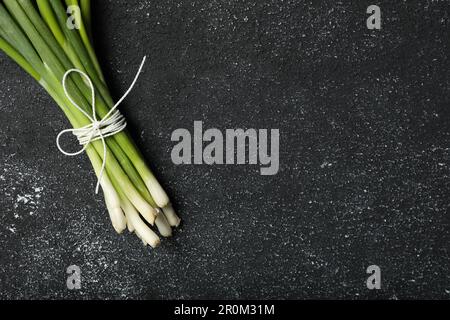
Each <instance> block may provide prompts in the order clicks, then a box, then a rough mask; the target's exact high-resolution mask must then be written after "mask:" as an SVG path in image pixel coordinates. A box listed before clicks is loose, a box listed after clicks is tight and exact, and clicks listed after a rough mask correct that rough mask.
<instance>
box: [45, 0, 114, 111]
mask: <svg viewBox="0 0 450 320" xmlns="http://www.w3.org/2000/svg"><path fill="white" fill-rule="evenodd" d="M47 1H48V0H47ZM50 4H51V6H52V8H53V11H54V12H55V14H56V18H57V20H58V23H59V25H60V27H61V28H62V30H63V32H64V34H65V36H66V38H67V40H68V41H69V42H70V43H71V44H72V46H73V48H74V50H75V52H76V53H77V54H78V56H79V58H80V60H81V62H82V64H83V66H84V68H85V70H86V73H87V74H88V75H89V77H90V78H91V80H92V82H93V83H94V85H95V87H97V89H98V90H99V92H100V94H101V96H102V97H104V98H105V99H107V103H108V104H112V103H113V102H112V99H110V101H108V97H109V93H108V89H107V88H106V85H105V84H104V83H103V82H102V81H101V80H100V78H99V77H100V75H99V74H98V73H97V71H96V69H95V67H94V66H93V63H92V61H91V59H90V57H89V54H88V52H87V50H86V48H85V47H84V45H83V42H82V41H81V38H80V36H79V34H78V32H77V30H76V29H74V30H70V29H69V28H67V27H66V21H67V15H66V12H65V10H64V7H63V5H62V3H61V2H60V1H50Z"/></svg>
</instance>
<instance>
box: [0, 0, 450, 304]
mask: <svg viewBox="0 0 450 320" xmlns="http://www.w3.org/2000/svg"><path fill="white" fill-rule="evenodd" d="M370 4H372V3H371V2H367V1H319V2H316V1H314V2H313V1H256V0H255V1H228V0H227V1H172V0H170V1H126V2H125V1H107V0H102V1H95V4H94V10H93V13H94V19H93V21H94V37H95V46H96V50H97V53H98V56H99V58H100V61H101V64H102V67H103V69H104V71H105V74H106V78H107V80H108V84H109V86H110V88H111V91H112V92H113V94H114V96H115V98H119V97H120V96H121V94H122V93H123V92H124V91H125V90H126V89H127V87H128V85H129V84H130V82H131V80H132V77H133V76H134V73H135V72H136V70H137V67H138V65H139V62H140V60H141V59H142V57H143V56H144V55H147V57H148V61H147V64H146V66H145V72H144V73H143V74H142V76H141V78H140V80H139V81H138V83H137V85H136V87H135V89H134V90H133V93H132V94H131V95H130V96H129V97H128V98H127V100H126V101H125V103H124V104H123V105H122V106H121V110H122V112H123V113H124V114H125V115H126V117H127V119H128V122H129V128H130V130H131V133H132V135H133V136H134V138H135V140H136V141H137V144H138V145H139V147H140V149H141V150H142V152H143V153H144V155H145V158H146V159H147V160H148V162H149V164H150V166H151V168H153V169H154V171H155V172H156V174H157V176H158V178H159V180H160V181H161V183H162V184H163V185H164V187H165V188H166V189H167V192H168V193H169V195H170V197H171V199H172V200H173V203H174V206H175V207H176V209H177V212H178V213H179V215H180V216H181V217H182V219H183V223H182V226H181V228H179V229H178V230H177V231H176V232H175V234H174V236H173V237H172V238H171V239H169V240H164V241H163V243H162V246H161V247H160V248H158V249H156V250H152V249H151V248H148V247H144V246H143V245H142V243H141V242H140V240H139V239H138V238H137V237H136V236H134V235H131V234H129V233H128V232H124V234H123V235H117V234H116V233H115V232H114V230H113V228H112V226H111V222H110V220H109V217H108V213H107V211H106V209H105V205H104V203H103V197H102V196H101V195H98V196H96V195H95V194H94V187H95V183H96V179H95V177H94V174H93V173H92V169H91V167H90V163H89V161H88V159H87V157H86V156H85V155H82V156H79V157H72V158H71V157H66V156H64V155H63V154H61V153H60V152H59V151H58V149H57V147H56V145H55V137H56V135H57V134H58V132H59V131H61V130H62V129H65V128H67V127H68V126H69V124H68V122H67V120H66V119H65V117H64V116H63V114H62V113H61V112H60V110H59V109H58V108H57V106H56V105H55V103H54V102H53V101H52V99H51V98H50V97H49V96H48V95H47V94H46V93H45V92H44V90H43V89H42V88H41V87H39V86H38V84H36V83H35V82H34V81H33V80H32V79H31V78H30V77H29V76H27V75H26V74H25V73H24V72H23V71H22V70H21V69H20V68H19V67H18V66H16V65H15V64H14V63H13V62H11V61H9V59H7V57H6V56H5V55H4V54H1V55H0V70H1V80H0V164H1V166H0V208H1V209H0V218H1V221H2V223H1V226H0V243H1V246H0V298H3V299H7V298H9V299H11V298H12V299H16V298H19V299H21V298H27V299H42V298H44V299H45V298H50V299H59V298H69V299H86V298H117V299H121V298H133V299H134V298H136V299H169V298H186V299H187V298H191V299H208V298H213V299H220V298H223V299H244V298H256V299H259V298H261V299H262V298H264V299H271V298H276V299H284V298H290V299H294V298H300V299H306V298H308V299H310V298H346V299H347V298H348V299H376V298H386V299H397V298H398V299H405V298H439V299H448V298H450V252H449V248H450V216H449V194H450V180H449V174H450V123H449V119H450V117H449V116H450V112H449V107H450V82H449V74H450V70H449V66H450V64H449V60H448V59H449V58H448V55H449V52H450V51H449V40H450V37H449V34H450V22H449V19H450V6H449V2H448V1H434V2H431V1H378V2H377V5H379V6H380V8H381V12H382V28H381V30H368V29H367V26H366V19H367V18H368V16H369V15H368V14H367V13H366V9H367V7H368V6H369V5H370ZM194 121H203V125H204V127H205V128H218V129H220V130H225V129H228V128H243V129H248V128H255V129H279V130H280V170H279V172H278V174H277V175H274V176H262V175H260V174H259V166H256V165H212V166H209V165H175V164H173V162H172V160H171V151H172V148H173V147H174V145H175V142H172V141H171V134H172V132H173V131H174V130H176V129H178V128H186V129H188V130H190V131H191V132H192V130H193V124H194ZM70 265H77V266H79V267H80V269H81V279H82V282H81V289H80V290H68V289H67V287H66V279H67V276H68V275H67V273H66V269H67V267H68V266H70ZM370 265H377V266H379V267H380V269H381V281H382V282H381V289H380V290H369V289H368V288H367V287H366V280H367V277H368V274H367V273H366V268H367V267H368V266H370Z"/></svg>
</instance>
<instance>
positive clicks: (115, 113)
mask: <svg viewBox="0 0 450 320" xmlns="http://www.w3.org/2000/svg"><path fill="white" fill-rule="evenodd" d="M145 59H146V57H145V56H144V58H143V59H142V62H141V65H140V66H139V69H138V72H137V73H136V76H135V77H134V80H133V82H132V83H131V86H130V87H129V88H128V90H127V91H126V92H125V94H124V95H123V96H122V98H120V100H119V101H117V103H116V104H115V105H114V106H113V107H112V108H111V110H109V112H108V113H107V114H106V115H105V116H104V117H103V118H102V119H101V120H97V114H96V112H95V90H94V86H93V84H92V81H91V79H90V78H89V76H88V75H87V74H86V73H84V72H83V71H81V70H78V69H70V70H68V71H67V72H66V73H65V74H64V77H63V79H62V86H63V89H64V94H65V95H66V97H67V98H68V99H69V101H70V102H71V103H72V104H73V105H74V106H75V107H76V108H77V109H78V110H80V111H81V112H82V113H83V114H84V115H85V116H86V117H87V118H88V119H89V120H90V121H91V123H90V124H88V125H86V126H84V127H81V128H76V129H65V130H62V131H61V132H60V133H59V134H58V136H57V137H56V145H57V147H58V149H59V151H61V152H62V153H63V154H65V155H66V156H76V155H79V154H81V153H83V152H84V151H85V150H86V148H87V146H88V144H89V143H91V142H93V141H96V140H102V143H103V163H102V168H101V170H100V174H99V175H98V180H97V186H96V187H95V193H96V194H97V193H98V190H99V187H100V181H101V179H102V176H103V173H104V171H105V166H106V142H105V138H107V137H109V136H112V135H115V134H117V133H119V132H121V131H122V130H123V129H125V127H126V126H127V122H126V121H125V118H124V117H123V116H122V114H121V113H120V112H119V110H116V109H117V107H118V106H119V105H120V104H121V103H122V101H123V100H124V99H125V98H126V97H127V95H128V94H129V93H130V92H131V90H132V89H133V87H134V85H135V84H136V81H137V80H138V78H139V75H140V74H141V72H142V68H143V67H144V63H145ZM72 72H76V73H79V74H80V75H82V76H83V77H84V78H85V79H86V81H87V83H88V85H89V87H90V89H91V96H92V101H91V104H92V116H91V115H89V114H88V113H86V112H85V111H84V110H83V109H82V108H80V106H79V105H78V104H77V103H76V102H75V101H73V100H72V98H71V97H70V94H69V93H68V92H67V87H66V80H67V77H68V76H69V74H70V73H72ZM69 132H70V133H72V134H73V135H74V136H76V137H77V139H78V142H79V143H80V145H82V146H83V148H82V149H81V150H80V151H77V152H67V151H65V150H63V148H62V147H61V145H60V142H59V139H60V138H61V136H62V135H64V134H66V133H69Z"/></svg>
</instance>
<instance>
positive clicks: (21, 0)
mask: <svg viewBox="0 0 450 320" xmlns="http://www.w3.org/2000/svg"><path fill="white" fill-rule="evenodd" d="M68 6H77V8H79V9H80V10H79V12H80V15H79V16H75V18H76V19H78V20H77V21H76V22H77V26H78V28H69V27H68V26H67V20H68V15H67V11H66V10H67V8H68ZM90 11H91V8H90V0H65V1H64V0H3V1H2V2H1V3H0V49H1V50H2V51H4V52H5V53H6V54H7V55H8V56H9V57H10V58H12V59H13V60H14V61H15V62H16V63H17V64H19V65H20V66H21V67H22V68H23V69H24V70H25V71H26V72H27V73H28V74H30V75H31V76H32V77H33V78H34V79H35V80H36V81H37V82H38V83H39V84H40V85H41V86H42V87H44V89H45V90H46V91H47V92H48V93H49V94H50V96H51V97H52V98H53V99H54V101H55V102H56V103H57V104H58V105H59V107H60V108H61V109H62V111H63V112H64V114H65V115H66V117H67V118H68V120H69V121H70V123H71V125H72V126H73V127H74V128H81V127H84V126H86V125H89V124H90V120H89V119H88V118H87V117H86V116H85V115H84V114H83V113H82V112H80V110H78V109H77V108H75V107H74V106H73V105H72V103H71V102H70V101H69V99H68V98H67V96H66V95H65V94H64V90H63V87H62V78H63V76H64V74H65V72H66V71H67V70H70V69H78V70H80V71H82V72H84V73H85V74H87V75H88V76H89V78H90V79H91V81H92V83H93V85H94V88H95V92H96V107H95V112H96V114H97V117H98V118H99V119H103V117H104V116H105V115H106V114H107V113H108V112H109V110H110V109H111V108H112V107H113V105H114V103H113V99H112V97H111V94H110V92H109V90H108V88H107V85H106V82H105V79H104V77H103V74H102V71H101V68H100V65H99V63H98V60H97V57H96V55H95V52H94V49H93V45H92V36H91V34H92V33H91V13H90ZM66 88H67V90H68V92H70V97H71V98H72V99H73V100H74V101H76V103H77V104H78V105H79V106H80V107H81V108H82V109H83V110H84V111H85V112H86V113H87V114H92V111H93V109H92V107H93V106H92V105H91V104H90V102H89V101H90V99H91V90H90V88H89V87H88V84H87V83H86V80H85V79H84V78H83V77H81V76H80V75H79V74H73V75H71V76H70V78H68V79H67V81H66ZM105 144H106V158H104V146H103V144H102V142H101V141H99V140H97V141H92V142H91V143H89V144H88V145H87V147H86V150H85V151H86V154H87V155H88V157H89V159H90V161H91V163H92V166H93V168H94V171H95V173H96V175H97V177H98V178H99V179H100V185H101V187H102V190H103V194H104V197H105V202H106V207H107V209H108V212H109V216H110V218H111V221H112V225H113V227H114V229H115V230H116V231H117V232H118V233H121V232H122V231H124V230H125V229H126V228H128V230H129V231H130V232H133V231H134V232H135V233H136V235H137V236H138V237H139V238H141V240H142V241H143V242H144V244H149V245H150V246H152V247H156V246H157V245H159V243H160V239H159V236H158V235H157V234H156V233H155V232H154V231H153V230H152V229H151V228H150V225H151V226H154V225H156V227H157V229H158V231H159V233H160V235H161V236H163V237H169V236H171V235H172V227H176V226H178V225H179V223H180V219H179V218H178V216H177V215H176V213H175V212H174V210H173V208H172V205H171V204H170V201H169V198H168V197H167V194H166V192H165V191H164V190H163V188H162V187H161V185H160V184H159V183H158V181H157V180H156V178H155V176H154V175H153V173H152V172H151V171H150V169H149V168H148V166H147V165H146V163H145V161H144V159H143V157H142V155H141V153H140V152H139V150H138V149H137V147H136V145H135V144H134V143H133V141H132V139H131V138H130V135H129V134H128V133H127V132H126V131H121V132H119V133H117V134H115V135H113V136H110V137H107V138H105ZM104 159H105V161H106V162H105V172H104V173H103V174H102V175H100V171H101V167H102V164H103V161H104Z"/></svg>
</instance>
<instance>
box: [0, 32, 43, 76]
mask: <svg viewBox="0 0 450 320" xmlns="http://www.w3.org/2000/svg"><path fill="white" fill-rule="evenodd" d="M0 50H3V51H4V52H5V53H6V54H7V55H8V56H9V57H10V58H11V59H13V60H14V61H15V62H16V63H17V64H18V65H19V66H21V67H22V68H23V69H24V70H25V71H26V72H27V73H28V74H29V75H31V76H32V77H33V78H34V79H35V80H36V81H37V82H39V81H40V80H41V76H40V75H39V73H37V71H36V70H34V68H33V67H32V66H31V64H29V63H28V61H27V60H25V58H24V57H23V56H22V55H21V54H20V53H19V52H17V50H16V49H14V48H13V47H12V46H11V45H10V44H9V43H8V42H6V40H4V39H3V38H0Z"/></svg>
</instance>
